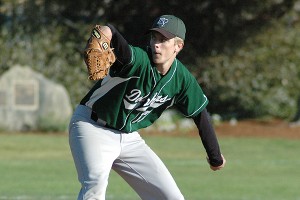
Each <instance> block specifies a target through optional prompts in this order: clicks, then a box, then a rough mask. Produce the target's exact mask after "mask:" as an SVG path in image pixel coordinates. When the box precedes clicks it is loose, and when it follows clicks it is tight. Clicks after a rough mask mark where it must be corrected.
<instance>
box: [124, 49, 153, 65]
mask: <svg viewBox="0 0 300 200" xmlns="http://www.w3.org/2000/svg"><path fill="white" fill-rule="evenodd" d="M129 47H130V49H131V52H132V59H131V64H134V63H141V62H142V63H144V62H150V55H151V54H150V52H149V49H148V48H141V47H136V46H132V45H129Z"/></svg>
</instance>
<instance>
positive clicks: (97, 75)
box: [84, 25, 116, 80]
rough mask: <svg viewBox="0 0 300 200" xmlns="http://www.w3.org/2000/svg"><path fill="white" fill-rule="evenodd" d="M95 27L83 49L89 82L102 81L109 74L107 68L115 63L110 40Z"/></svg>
mask: <svg viewBox="0 0 300 200" xmlns="http://www.w3.org/2000/svg"><path fill="white" fill-rule="evenodd" d="M100 28H101V26H100V25H96V26H95V27H94V29H93V30H92V33H91V36H90V38H89V40H88V42H87V45H86V47H85V49H84V61H85V64H86V66H87V69H88V73H89V76H88V78H89V79H90V80H99V79H103V78H104V77H105V76H106V75H107V74H108V72H109V68H110V67H111V65H112V64H113V63H114V62H115V61H116V56H115V54H114V52H113V48H111V47H110V40H109V39H108V38H107V37H106V36H105V35H104V34H103V32H102V31H101V30H100Z"/></svg>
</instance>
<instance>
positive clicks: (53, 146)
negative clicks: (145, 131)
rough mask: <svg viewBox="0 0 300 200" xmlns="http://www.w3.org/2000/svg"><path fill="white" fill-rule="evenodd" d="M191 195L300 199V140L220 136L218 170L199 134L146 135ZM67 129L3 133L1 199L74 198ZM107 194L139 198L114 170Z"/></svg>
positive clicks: (228, 199)
mask: <svg viewBox="0 0 300 200" xmlns="http://www.w3.org/2000/svg"><path fill="white" fill-rule="evenodd" d="M144 139H145V140H146V142H147V143H148V145H149V146H151V147H152V149H154V151H156V152H157V154H158V155H159V156H160V157H161V158H162V159H163V161H164V162H165V164H166V165H167V167H168V168H169V169H170V171H171V173H172V174H173V176H174V178H175V180H176V182H177V184H178V185H179V187H180V188H181V190H182V192H183V194H184V195H185V197H186V199H187V200H198V199H205V200H300V190H299V188H300V170H299V167H300V160H299V152H300V140H288V139H267V138H232V137H224V138H223V137H221V138H219V141H220V145H221V147H222V150H223V153H224V155H225V156H226V158H227V161H228V163H227V165H226V168H224V169H223V170H221V171H217V172H213V171H211V170H210V169H209V167H208V164H207V163H206V161H205V153H204V149H203V147H202V144H201V142H200V139H199V138H197V137H195V138H192V137H168V136H165V137H164V136H147V135H144ZM79 187H80V186H79V183H78V182H77V175H76V171H75V168H74V165H73V160H72V157H71V154H70V151H69V146H68V137H67V135H49V134H46V135H41V134H0V200H4V199H22V200H24V199H26V200H29V199H30V200H35V199H36V200H37V199H38V200H52V199H53V200H60V199H61V200H74V199H76V196H77V192H78V190H79ZM107 199H116V200H122V199H128V200H135V199H139V198H138V196H137V195H136V194H135V193H134V192H133V190H132V189H131V188H130V187H129V186H128V185H127V184H126V183H125V182H124V181H123V180H122V179H121V178H120V177H119V176H118V175H117V174H116V173H115V172H112V173H111V176H110V180H109V186H108V189H107Z"/></svg>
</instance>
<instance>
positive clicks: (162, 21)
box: [157, 18, 169, 27]
mask: <svg viewBox="0 0 300 200" xmlns="http://www.w3.org/2000/svg"><path fill="white" fill-rule="evenodd" d="M168 22H169V20H168V19H167V18H159V20H158V22H157V25H158V26H159V27H164V26H165V25H166V24H167V23H168Z"/></svg>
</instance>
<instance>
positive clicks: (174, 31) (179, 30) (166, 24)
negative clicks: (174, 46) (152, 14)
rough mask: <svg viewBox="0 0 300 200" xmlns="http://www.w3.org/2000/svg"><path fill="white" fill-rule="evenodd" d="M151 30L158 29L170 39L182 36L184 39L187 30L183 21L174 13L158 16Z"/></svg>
mask: <svg viewBox="0 0 300 200" xmlns="http://www.w3.org/2000/svg"><path fill="white" fill-rule="evenodd" d="M149 31H157V32H159V33H161V34H162V35H163V36H165V37H166V38H168V39H171V38H174V37H180V38H181V39H183V40H184V39H185V32H186V30H185V25H184V23H183V21H182V20H181V19H179V18H178V17H175V16H174V15H162V16H160V17H158V18H157V19H156V20H155V21H154V23H153V25H152V28H151V29H150V30H149Z"/></svg>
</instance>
